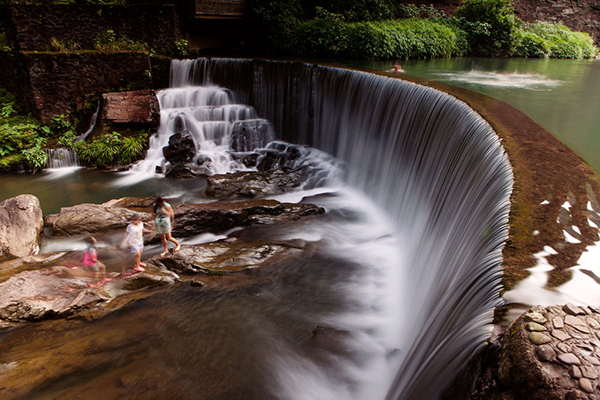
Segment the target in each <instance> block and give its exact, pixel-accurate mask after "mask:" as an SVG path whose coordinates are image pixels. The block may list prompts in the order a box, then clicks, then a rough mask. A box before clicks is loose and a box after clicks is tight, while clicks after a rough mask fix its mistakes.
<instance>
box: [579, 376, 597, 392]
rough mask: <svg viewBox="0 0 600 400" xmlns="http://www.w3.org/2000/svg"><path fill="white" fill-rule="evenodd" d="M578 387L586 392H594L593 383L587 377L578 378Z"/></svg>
mask: <svg viewBox="0 0 600 400" xmlns="http://www.w3.org/2000/svg"><path fill="white" fill-rule="evenodd" d="M579 387H580V388H581V390H583V391H584V392H586V393H594V385H593V384H592V381H590V380H589V379H587V378H579Z"/></svg>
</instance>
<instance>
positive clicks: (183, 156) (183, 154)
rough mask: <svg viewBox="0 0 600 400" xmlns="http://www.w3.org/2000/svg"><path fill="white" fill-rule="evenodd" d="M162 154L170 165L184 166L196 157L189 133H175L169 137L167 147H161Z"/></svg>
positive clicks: (192, 140)
mask: <svg viewBox="0 0 600 400" xmlns="http://www.w3.org/2000/svg"><path fill="white" fill-rule="evenodd" d="M162 152H163V155H164V156H165V159H166V160H167V161H169V162H170V163H171V164H173V165H178V164H186V163H189V162H191V161H192V160H193V158H194V156H195V155H196V144H195V143H194V139H193V138H192V135H191V134H190V133H189V131H184V132H177V133H175V134H174V135H171V137H169V145H168V146H165V147H163V149H162Z"/></svg>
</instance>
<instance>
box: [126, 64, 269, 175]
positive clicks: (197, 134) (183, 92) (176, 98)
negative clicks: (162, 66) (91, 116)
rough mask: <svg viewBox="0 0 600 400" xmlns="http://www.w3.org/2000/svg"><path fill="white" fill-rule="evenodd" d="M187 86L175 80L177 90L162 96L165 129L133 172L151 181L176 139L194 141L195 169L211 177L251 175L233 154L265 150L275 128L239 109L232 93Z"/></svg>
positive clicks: (249, 110) (162, 127) (173, 86)
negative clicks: (178, 135) (183, 137)
mask: <svg viewBox="0 0 600 400" xmlns="http://www.w3.org/2000/svg"><path fill="white" fill-rule="evenodd" d="M187 83H188V82H187V81H186V80H184V79H180V77H179V75H177V74H173V75H172V78H171V88H169V89H165V90H161V91H160V92H158V94H157V97H158V101H159V104H160V127H159V130H158V132H157V134H156V135H153V136H152V137H151V138H150V143H149V149H148V153H147V155H146V158H145V159H144V160H142V161H141V162H139V163H137V164H136V165H134V166H133V172H134V173H136V174H138V175H139V174H140V173H141V175H142V176H144V175H146V176H148V175H151V174H154V172H155V171H156V169H157V167H159V168H161V167H162V166H164V165H165V164H166V163H167V161H166V160H165V157H164V155H163V148H164V147H166V146H168V145H169V138H170V137H171V136H172V135H174V134H175V133H185V134H189V135H190V136H191V138H192V139H193V141H194V146H195V149H196V155H195V157H194V159H193V160H192V163H193V164H196V165H198V166H202V167H203V168H205V170H206V172H207V174H209V175H211V174H218V173H225V172H231V171H236V170H247V169H248V167H247V166H246V165H244V164H243V162H242V161H240V160H239V159H236V158H234V157H233V156H232V151H236V152H249V151H252V150H254V149H256V148H259V147H264V146H265V145H266V144H267V143H268V142H270V141H271V140H273V139H274V137H275V136H274V132H273V129H272V126H271V124H270V123H269V122H268V121H266V120H265V119H262V118H258V117H257V115H256V112H255V111H254V108H252V107H250V106H247V105H244V104H237V103H235V102H234V99H233V95H232V93H231V92H230V91H229V90H227V89H224V88H220V87H216V86H189V85H188V84H187Z"/></svg>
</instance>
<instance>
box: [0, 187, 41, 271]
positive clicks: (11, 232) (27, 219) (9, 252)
mask: <svg viewBox="0 0 600 400" xmlns="http://www.w3.org/2000/svg"><path fill="white" fill-rule="evenodd" d="M43 229H44V221H43V217H42V209H41V208H40V202H39V200H38V198H37V197H35V196H33V195H30V194H23V195H20V196H16V197H13V198H10V199H6V200H4V201H2V202H1V203H0V261H1V260H8V259H13V258H18V257H24V256H28V255H32V254H37V253H39V251H40V243H41V235H42V232H43Z"/></svg>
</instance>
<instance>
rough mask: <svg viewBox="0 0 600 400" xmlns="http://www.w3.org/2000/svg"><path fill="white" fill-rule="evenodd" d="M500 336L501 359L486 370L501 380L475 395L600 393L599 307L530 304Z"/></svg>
mask: <svg viewBox="0 0 600 400" xmlns="http://www.w3.org/2000/svg"><path fill="white" fill-rule="evenodd" d="M501 341H502V344H501V348H500V351H499V356H498V360H497V363H496V362H492V364H493V365H494V367H493V368H497V369H496V370H495V371H494V372H493V373H490V374H488V375H490V376H491V375H495V379H497V382H493V383H492V384H489V382H488V388H487V389H488V390H487V392H485V391H483V392H481V391H480V392H478V393H476V394H475V395H472V396H471V399H503V400H511V399H531V400H584V399H589V400H592V399H597V398H600V389H599V387H598V384H599V383H600V380H599V377H600V308H599V307H592V306H587V307H583V306H582V307H578V306H575V305H573V304H566V305H563V306H550V307H541V306H535V307H532V308H530V309H529V311H527V312H526V313H524V314H522V315H521V316H520V317H519V318H518V319H517V320H516V321H514V322H513V323H512V324H511V325H510V327H509V328H508V329H507V330H506V333H505V334H504V335H503V337H502V338H501ZM482 375H486V373H484V374H482ZM480 386H481V382H480ZM490 389H491V390H490Z"/></svg>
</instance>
